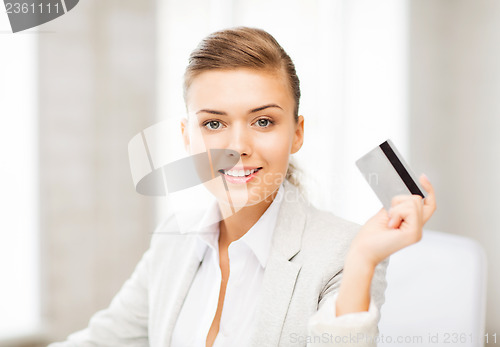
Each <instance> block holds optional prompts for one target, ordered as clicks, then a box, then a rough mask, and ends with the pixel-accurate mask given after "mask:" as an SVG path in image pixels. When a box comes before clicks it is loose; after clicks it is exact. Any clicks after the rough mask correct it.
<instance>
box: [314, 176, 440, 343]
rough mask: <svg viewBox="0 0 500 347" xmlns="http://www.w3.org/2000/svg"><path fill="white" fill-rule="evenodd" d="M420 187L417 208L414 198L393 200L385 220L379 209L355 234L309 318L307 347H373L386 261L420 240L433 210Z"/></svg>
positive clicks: (427, 186)
mask: <svg viewBox="0 0 500 347" xmlns="http://www.w3.org/2000/svg"><path fill="white" fill-rule="evenodd" d="M421 183H422V185H423V187H424V188H425V189H426V190H427V191H428V192H429V195H428V197H427V198H426V200H425V203H424V204H423V205H422V200H421V198H420V197H415V196H398V197H396V198H395V199H394V200H393V207H392V208H391V210H390V215H389V214H388V213H387V212H386V211H385V210H384V209H381V210H380V211H379V212H378V213H377V214H376V215H375V216H374V217H372V218H371V219H370V220H369V221H368V222H367V223H366V224H365V225H364V226H363V227H362V228H361V230H360V231H359V232H358V234H357V235H356V237H355V238H354V240H353V242H352V243H351V246H350V248H349V251H348V253H347V256H346V259H345V263H344V269H343V270H342V272H341V273H339V274H337V275H336V276H335V277H334V278H332V279H331V280H330V283H328V285H327V289H326V290H325V293H324V294H325V295H324V296H323V297H322V298H321V301H320V304H319V309H318V311H317V312H316V314H314V315H313V316H312V317H311V318H310V319H309V322H308V332H309V335H310V337H311V342H308V344H307V345H308V347H313V346H314V347H316V346H317V347H320V346H321V347H327V346H332V347H333V346H335V347H340V346H351V347H361V346H363V347H365V346H366V347H375V346H376V337H377V335H378V321H379V320H380V308H381V306H382V304H383V302H384V291H385V288H386V286H387V283H386V280H385V273H386V269H387V265H388V262H389V257H390V255H391V254H393V253H394V252H396V251H397V250H399V249H401V248H404V247H406V246H408V245H410V244H413V243H415V242H418V241H419V240H420V238H421V237H422V226H423V224H424V223H425V222H427V220H428V219H429V218H430V217H431V215H432V214H433V212H434V210H435V208H436V207H435V198H434V191H433V188H432V186H431V184H430V183H429V182H428V181H427V180H425V179H423V178H421ZM389 217H390V218H389Z"/></svg>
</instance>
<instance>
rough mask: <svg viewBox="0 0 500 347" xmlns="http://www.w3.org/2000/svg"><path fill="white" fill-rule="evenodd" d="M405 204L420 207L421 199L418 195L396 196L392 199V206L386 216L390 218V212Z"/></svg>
mask: <svg viewBox="0 0 500 347" xmlns="http://www.w3.org/2000/svg"><path fill="white" fill-rule="evenodd" d="M406 203H410V204H411V203H414V204H416V206H417V207H421V206H422V197H421V196H420V195H409V194H406V195H396V196H395V197H394V198H392V204H391V208H390V209H389V211H388V216H389V217H390V216H391V211H392V210H393V209H394V208H395V207H396V206H399V205H401V204H406Z"/></svg>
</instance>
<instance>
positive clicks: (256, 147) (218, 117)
mask: <svg viewBox="0 0 500 347" xmlns="http://www.w3.org/2000/svg"><path fill="white" fill-rule="evenodd" d="M186 103H187V110H188V119H187V120H186V119H183V121H182V123H181V130H182V134H183V138H184V143H185V146H186V149H187V151H188V152H189V153H191V154H195V153H201V152H205V151H208V150H210V149H231V150H233V151H236V152H237V153H239V158H237V159H239V161H238V163H237V164H236V165H234V167H233V168H231V167H229V168H223V167H220V168H219V167H217V168H214V170H217V171H218V172H219V174H220V178H217V179H215V180H211V181H209V182H207V183H205V186H206V187H207V189H209V190H210V192H211V193H212V194H213V195H214V196H215V197H216V198H217V199H218V200H219V203H220V202H224V203H227V204H231V205H232V207H233V206H235V207H238V208H241V207H244V206H250V205H255V204H258V203H259V202H262V201H263V200H264V199H266V198H267V197H269V196H270V195H271V194H272V193H274V192H276V190H277V189H278V188H279V186H280V184H281V183H282V182H283V180H284V179H285V175H286V172H287V168H288V161H289V156H290V154H293V153H295V152H297V151H298V150H299V149H300V147H301V146H302V142H303V133H304V131H303V129H304V119H303V117H302V116H300V117H299V120H298V122H295V120H294V107H295V102H294V98H293V96H292V93H291V90H290V87H289V85H288V81H287V79H286V76H285V75H284V74H283V73H281V72H278V71H276V72H269V71H261V70H253V69H233V70H221V69H215V70H209V71H205V72H202V73H201V74H199V75H198V76H196V77H195V78H194V79H193V80H192V83H191V85H190V87H189V90H188V92H187V96H186ZM224 169H226V170H224ZM227 169H228V170H227ZM253 171H255V172H253ZM249 173H250V174H249ZM243 175H244V176H243ZM223 180H225V183H224V182H223ZM273 197H274V195H273Z"/></svg>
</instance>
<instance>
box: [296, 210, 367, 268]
mask: <svg viewBox="0 0 500 347" xmlns="http://www.w3.org/2000/svg"><path fill="white" fill-rule="evenodd" d="M305 212H306V221H305V225H304V231H303V235H302V251H304V252H306V253H311V254H316V257H318V256H319V255H321V254H325V255H326V256H328V257H331V256H335V257H336V258H339V259H340V258H341V259H343V258H344V256H345V255H346V253H347V251H348V249H349V246H350V244H351V242H352V240H353V239H354V237H355V236H356V234H357V233H358V231H359V229H360V227H361V226H360V225H359V224H357V223H354V222H352V221H349V220H346V219H344V218H341V217H339V216H337V215H335V214H334V213H332V212H330V211H326V210H322V209H318V208H316V207H315V206H314V205H312V204H308V205H307V206H306V208H305Z"/></svg>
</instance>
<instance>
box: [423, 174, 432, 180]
mask: <svg viewBox="0 0 500 347" xmlns="http://www.w3.org/2000/svg"><path fill="white" fill-rule="evenodd" d="M422 176H424V179H425V180H426V181H427V182H430V181H429V177H427V175H426V174H424V173H423V174H422Z"/></svg>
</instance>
